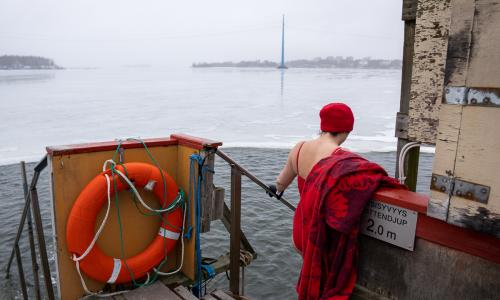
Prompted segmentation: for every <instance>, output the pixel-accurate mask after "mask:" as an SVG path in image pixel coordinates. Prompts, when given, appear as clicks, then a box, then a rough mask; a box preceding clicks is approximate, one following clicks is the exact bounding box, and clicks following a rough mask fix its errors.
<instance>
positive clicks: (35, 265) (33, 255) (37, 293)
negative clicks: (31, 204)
mask: <svg viewBox="0 0 500 300" xmlns="http://www.w3.org/2000/svg"><path fill="white" fill-rule="evenodd" d="M21 175H22V178H23V190H24V195H27V194H28V180H27V177H26V163H25V162H24V161H22V162H21ZM28 236H29V242H30V252H31V267H32V269H33V282H34V284H35V297H36V299H41V298H42V297H41V294H40V281H39V277H38V263H37V259H36V249H35V239H34V237H33V223H32V221H31V210H30V209H29V210H28Z"/></svg>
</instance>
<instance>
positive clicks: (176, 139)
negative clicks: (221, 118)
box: [47, 134, 222, 156]
mask: <svg viewBox="0 0 500 300" xmlns="http://www.w3.org/2000/svg"><path fill="white" fill-rule="evenodd" d="M143 141H144V143H145V144H146V145H147V146H148V147H161V146H172V145H183V146H188V147H191V148H194V149H198V150H201V149H204V148H217V147H219V146H221V145H222V142H217V141H213V140H208V139H202V138H198V137H194V136H190V135H187V134H172V135H171V136H170V137H169V138H154V139H144V140H143ZM117 146H118V141H108V142H99V143H87V144H76V145H63V146H49V147H47V153H48V154H49V155H52V156H54V155H64V154H66V155H67V154H78V153H91V152H99V151H109V150H114V149H116V147H117ZM121 146H122V147H123V148H124V149H133V148H142V144H141V143H140V142H137V141H124V142H122V144H121Z"/></svg>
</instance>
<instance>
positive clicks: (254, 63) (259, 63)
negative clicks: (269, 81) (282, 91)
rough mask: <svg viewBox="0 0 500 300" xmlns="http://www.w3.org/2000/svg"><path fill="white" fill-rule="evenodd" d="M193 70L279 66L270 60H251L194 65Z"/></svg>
mask: <svg viewBox="0 0 500 300" xmlns="http://www.w3.org/2000/svg"><path fill="white" fill-rule="evenodd" d="M192 67H193V68H213V67H233V68H249V67H250V68H251V67H263V68H273V67H274V68H276V67H278V64H277V63H275V62H272V61H268V60H263V61H261V60H249V61H240V62H232V61H225V62H215V63H206V62H201V63H193V65H192Z"/></svg>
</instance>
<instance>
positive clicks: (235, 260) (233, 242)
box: [229, 165, 241, 295]
mask: <svg viewBox="0 0 500 300" xmlns="http://www.w3.org/2000/svg"><path fill="white" fill-rule="evenodd" d="M240 232H241V172H240V170H238V169H237V168H236V166H234V165H232V166H231V232H230V245H229V274H230V277H229V289H230V290H231V293H233V295H239V294H240V239H241V237H240Z"/></svg>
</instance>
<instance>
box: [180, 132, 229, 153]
mask: <svg viewBox="0 0 500 300" xmlns="http://www.w3.org/2000/svg"><path fill="white" fill-rule="evenodd" d="M170 138H172V139H176V140H178V141H179V145H183V146H188V147H191V148H195V149H199V150H201V149H203V148H217V147H219V146H222V142H218V141H213V140H209V139H204V138H199V137H195V136H191V135H187V134H182V133H174V134H172V135H170Z"/></svg>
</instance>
